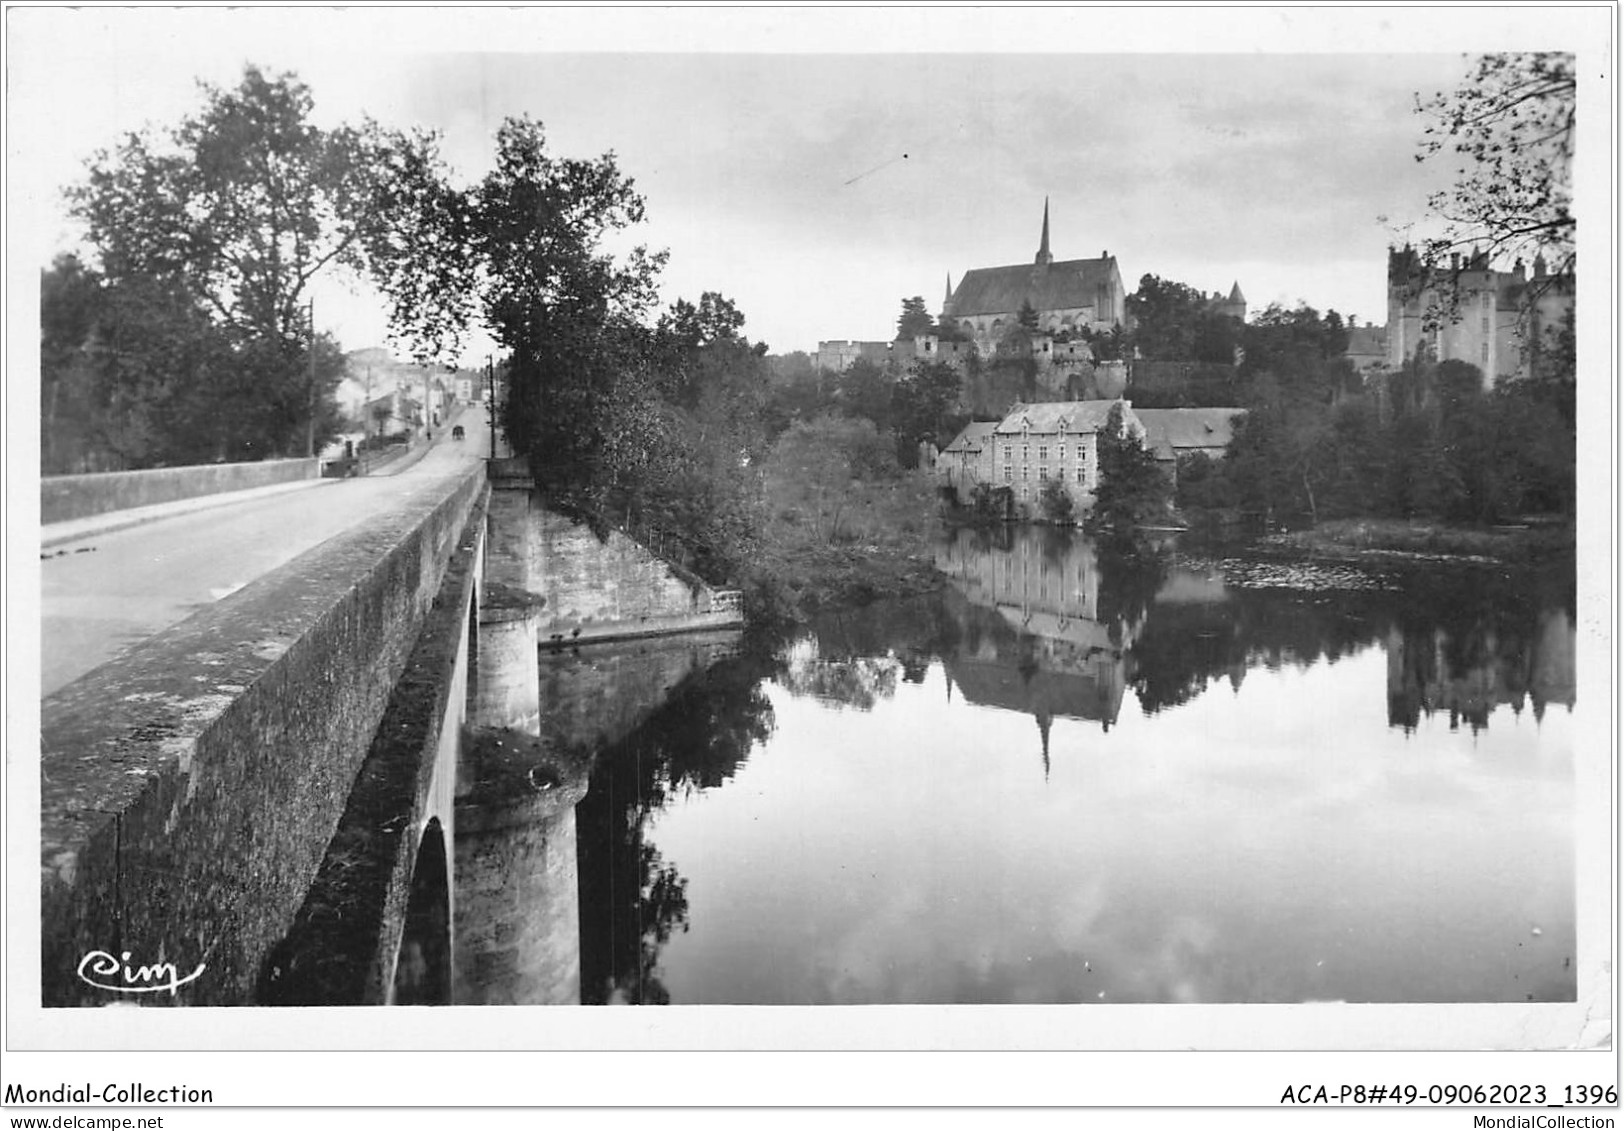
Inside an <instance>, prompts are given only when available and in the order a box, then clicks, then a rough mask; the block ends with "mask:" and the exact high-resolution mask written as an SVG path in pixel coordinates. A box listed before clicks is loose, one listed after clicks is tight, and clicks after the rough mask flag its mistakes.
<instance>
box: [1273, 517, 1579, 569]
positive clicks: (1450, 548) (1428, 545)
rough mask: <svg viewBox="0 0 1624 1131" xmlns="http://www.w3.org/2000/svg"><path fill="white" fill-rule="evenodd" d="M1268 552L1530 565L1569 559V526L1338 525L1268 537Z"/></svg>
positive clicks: (1367, 521)
mask: <svg viewBox="0 0 1624 1131" xmlns="http://www.w3.org/2000/svg"><path fill="white" fill-rule="evenodd" d="M1258 545H1259V546H1262V547H1266V548H1268V549H1271V550H1281V551H1286V552H1290V553H1298V554H1308V555H1310V556H1312V557H1325V558H1337V559H1341V560H1348V561H1392V560H1433V559H1449V560H1458V561H1483V562H1506V563H1514V564H1534V563H1537V562H1540V561H1543V560H1546V559H1548V558H1552V557H1555V556H1557V555H1560V554H1571V553H1572V552H1573V546H1574V527H1573V523H1572V521H1571V520H1560V519H1551V520H1545V519H1530V520H1528V521H1526V522H1519V523H1515V524H1507V525H1504V526H1451V525H1449V524H1447V523H1441V522H1427V521H1422V520H1410V521H1406V520H1404V519H1379V518H1358V519H1353V518H1349V519H1337V520H1335V521H1331V522H1322V523H1320V524H1319V525H1317V526H1315V527H1313V528H1312V529H1309V530H1294V531H1290V532H1287V533H1283V534H1270V535H1267V536H1265V537H1264V538H1262V539H1259V541H1258Z"/></svg>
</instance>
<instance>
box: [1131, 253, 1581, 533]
mask: <svg viewBox="0 0 1624 1131" xmlns="http://www.w3.org/2000/svg"><path fill="white" fill-rule="evenodd" d="M1128 305H1129V309H1130V311H1132V312H1133V314H1134V316H1135V323H1134V325H1133V328H1132V329H1131V330H1130V331H1128V332H1127V333H1126V334H1125V335H1123V338H1124V348H1126V349H1128V350H1130V351H1131V352H1132V354H1133V355H1135V356H1136V360H1135V361H1134V363H1133V365H1132V366H1131V368H1130V380H1129V383H1128V387H1127V390H1126V392H1125V394H1124V395H1125V396H1126V397H1127V398H1128V399H1129V400H1130V401H1131V402H1132V403H1133V404H1134V406H1135V407H1136V408H1163V407H1169V408H1172V407H1239V408H1243V409H1245V410H1246V414H1245V416H1244V417H1243V418H1242V419H1241V420H1240V422H1239V424H1238V426H1237V429H1236V435H1235V439H1234V441H1233V442H1232V443H1231V445H1230V448H1229V451H1228V452H1227V453H1226V455H1225V458H1223V459H1222V460H1217V461H1214V460H1209V459H1207V458H1206V457H1202V456H1196V457H1191V458H1189V459H1187V460H1185V461H1183V462H1182V463H1181V465H1180V468H1179V474H1178V497H1177V502H1178V505H1179V506H1180V507H1181V508H1183V509H1186V510H1190V509H1199V510H1205V511H1236V510H1238V511H1241V512H1245V513H1248V514H1251V515H1255V516H1259V517H1262V518H1265V519H1273V520H1276V521H1285V520H1288V519H1298V518H1306V519H1308V520H1310V521H1315V522H1317V521H1320V520H1322V519H1330V518H1340V517H1352V516H1367V517H1397V518H1417V517H1423V518H1437V519H1443V520H1448V521H1457V522H1492V521H1494V520H1496V519H1501V518H1505V517H1507V516H1511V515H1519V514H1528V513H1558V514H1568V515H1571V514H1572V513H1573V508H1574V458H1575V440H1574V412H1575V407H1574V389H1575V382H1574V371H1575V361H1574V349H1573V329H1572V325H1571V323H1570V324H1569V325H1567V326H1566V327H1563V328H1561V329H1560V330H1555V331H1553V332H1552V333H1551V334H1550V335H1549V338H1548V340H1546V341H1544V342H1541V343H1538V344H1539V346H1540V347H1541V348H1540V349H1539V351H1538V352H1537V354H1536V356H1535V363H1534V364H1533V365H1532V367H1531V369H1532V372H1531V374H1530V375H1529V376H1528V377H1525V378H1522V379H1519V380H1511V381H1506V380H1502V381H1500V382H1498V383H1497V384H1496V385H1495V386H1494V387H1493V388H1492V389H1486V388H1485V382H1484V375H1483V373H1482V372H1481V371H1480V370H1478V369H1477V368H1476V367H1475V366H1472V365H1469V364H1467V363H1465V362H1460V361H1445V362H1442V363H1437V362H1432V361H1429V360H1426V359H1424V358H1417V359H1414V360H1412V361H1411V362H1410V363H1408V364H1407V365H1406V366H1405V367H1404V368H1403V370H1401V371H1399V372H1396V373H1395V372H1384V371H1377V372H1374V373H1369V374H1365V375H1361V374H1359V373H1357V372H1356V371H1355V370H1354V368H1353V364H1352V362H1351V361H1349V360H1348V358H1347V356H1346V352H1347V347H1348V329H1349V327H1348V325H1347V324H1346V323H1345V322H1344V321H1343V319H1342V317H1341V316H1340V315H1339V314H1338V313H1337V312H1336V311H1334V310H1331V311H1326V312H1325V313H1323V314H1321V313H1320V312H1319V311H1317V310H1315V309H1314V308H1312V307H1310V306H1307V305H1306V304H1300V305H1298V306H1297V307H1296V308H1295V309H1287V308H1285V307H1282V306H1278V305H1271V306H1269V307H1268V308H1266V309H1265V310H1263V311H1262V312H1261V313H1259V314H1258V315H1257V316H1256V317H1255V318H1254V319H1253V320H1252V321H1251V322H1248V323H1245V324H1242V323H1240V322H1239V321H1238V320H1236V319H1233V318H1228V317H1224V316H1223V315H1221V314H1219V313H1217V312H1216V311H1215V309H1214V308H1213V305H1212V304H1211V303H1210V302H1209V301H1208V300H1206V299H1204V298H1203V297H1202V296H1201V293H1200V292H1199V291H1195V290H1193V289H1191V288H1189V287H1186V286H1184V285H1183V284H1178V283H1169V282H1166V281H1164V280H1160V279H1157V278H1156V277H1154V276H1149V275H1147V276H1146V277H1145V278H1144V280H1142V281H1141V283H1140V289H1139V291H1138V292H1137V293H1136V294H1135V295H1134V296H1133V297H1132V298H1130V300H1129V303H1128Z"/></svg>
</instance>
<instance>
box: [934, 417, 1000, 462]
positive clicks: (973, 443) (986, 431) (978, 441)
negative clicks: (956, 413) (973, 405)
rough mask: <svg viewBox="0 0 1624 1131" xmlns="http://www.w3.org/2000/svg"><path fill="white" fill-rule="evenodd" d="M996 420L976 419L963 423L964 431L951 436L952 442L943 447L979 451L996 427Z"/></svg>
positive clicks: (948, 450)
mask: <svg viewBox="0 0 1624 1131" xmlns="http://www.w3.org/2000/svg"><path fill="white" fill-rule="evenodd" d="M997 427H998V422H997V421H996V420H976V421H972V422H971V423H969V424H967V425H965V428H964V431H963V432H960V433H959V434H958V435H957V436H955V437H953V442H952V443H951V444H949V445H948V446H947V447H945V448H943V449H942V451H943V453H944V454H945V453H947V452H979V451H981V450H982V447H983V445H984V444H985V443H986V441H987V440H988V438H989V437H991V436H992V434H993V432H994V431H995V430H996V429H997Z"/></svg>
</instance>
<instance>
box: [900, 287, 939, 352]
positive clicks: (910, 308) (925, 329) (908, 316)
mask: <svg viewBox="0 0 1624 1131" xmlns="http://www.w3.org/2000/svg"><path fill="white" fill-rule="evenodd" d="M935 332H936V320H935V319H934V318H932V317H931V316H930V311H928V310H926V309H925V300H924V298H922V297H921V296H919V295H915V296H914V297H913V298H905V299H903V300H902V315H901V316H900V317H899V318H898V319H897V340H898V341H903V340H906V339H910V338H917V337H920V336H922V335H924V334H932V333H935Z"/></svg>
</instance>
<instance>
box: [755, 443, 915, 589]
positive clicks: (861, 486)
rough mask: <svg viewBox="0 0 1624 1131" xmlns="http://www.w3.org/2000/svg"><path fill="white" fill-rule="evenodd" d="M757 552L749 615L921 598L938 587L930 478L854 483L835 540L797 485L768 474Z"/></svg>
mask: <svg viewBox="0 0 1624 1131" xmlns="http://www.w3.org/2000/svg"><path fill="white" fill-rule="evenodd" d="M766 491H767V501H768V518H767V522H766V525H765V527H764V528H763V530H762V532H761V552H760V554H759V555H758V559H757V561H756V562H755V564H754V566H753V568H752V570H751V576H750V577H749V579H748V580H747V582H746V586H745V588H746V592H747V594H748V595H749V598H750V604H751V608H752V613H753V615H755V616H757V617H768V618H779V619H785V618H790V619H798V618H801V617H804V616H806V615H808V614H810V613H811V612H813V611H814V610H815V609H817V608H819V607H821V606H824V605H830V604H837V603H841V604H864V603H866V602H868V601H872V600H875V599H877V598H880V597H892V596H902V595H906V594H909V593H924V592H930V591H932V590H934V589H937V588H939V587H940V585H941V575H940V574H938V573H937V572H936V567H935V558H934V545H935V539H936V534H937V531H938V529H939V527H940V523H941V520H940V517H939V502H938V499H937V494H936V484H935V481H934V478H933V477H932V476H931V475H930V474H929V473H928V472H924V471H916V472H907V473H902V474H887V475H881V476H879V477H876V478H865V479H852V480H849V482H848V485H847V487H846V488H845V489H844V491H843V494H842V510H841V514H842V517H841V521H840V524H839V526H838V527H836V528H834V530H833V532H832V533H831V530H830V528H829V526H828V524H827V523H826V522H819V521H818V520H817V517H816V516H815V515H814V514H812V513H810V512H809V510H808V509H807V508H806V506H805V505H804V503H805V496H804V492H803V491H802V489H801V485H800V484H797V483H795V482H793V481H792V480H790V479H789V478H788V477H787V476H784V475H779V474H774V473H772V472H771V471H770V472H769V474H768V476H767V480H766Z"/></svg>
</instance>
